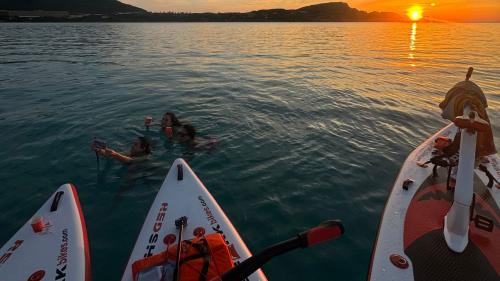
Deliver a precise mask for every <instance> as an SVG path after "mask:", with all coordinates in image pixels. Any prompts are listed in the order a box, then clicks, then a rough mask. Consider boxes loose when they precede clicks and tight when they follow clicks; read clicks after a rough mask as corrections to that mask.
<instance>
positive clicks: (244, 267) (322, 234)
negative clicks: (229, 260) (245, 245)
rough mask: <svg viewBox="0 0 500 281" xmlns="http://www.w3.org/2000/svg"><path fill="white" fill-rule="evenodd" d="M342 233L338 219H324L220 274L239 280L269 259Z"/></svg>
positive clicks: (232, 279)
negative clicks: (311, 227) (320, 222)
mask: <svg viewBox="0 0 500 281" xmlns="http://www.w3.org/2000/svg"><path fill="white" fill-rule="evenodd" d="M343 233H344V226H343V225H342V222H341V221H340V220H330V221H325V222H323V223H322V224H320V225H319V226H317V227H315V228H313V229H310V230H308V231H306V232H302V233H300V234H298V235H297V237H295V238H292V239H289V240H286V241H283V242H280V243H278V244H275V245H273V246H271V247H268V248H266V249H264V250H263V251H262V252H260V253H258V254H256V255H254V256H252V257H250V258H248V259H247V260H245V261H244V262H242V263H240V264H239V265H238V266H236V267H234V268H232V269H231V270H229V271H227V272H226V273H224V274H223V275H222V276H221V280H222V281H241V280H244V279H245V278H247V277H248V276H250V274H252V273H254V272H255V271H256V270H257V269H259V268H261V267H262V266H263V265H264V264H266V263H267V262H268V261H269V260H270V259H272V258H274V257H276V256H279V255H281V254H284V253H286V252H289V251H292V250H295V249H297V248H307V247H310V246H314V245H316V244H319V243H321V242H325V241H328V240H332V239H335V238H338V237H340V236H341V235H342V234H343Z"/></svg>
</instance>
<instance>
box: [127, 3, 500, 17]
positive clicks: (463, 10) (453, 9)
mask: <svg viewBox="0 0 500 281" xmlns="http://www.w3.org/2000/svg"><path fill="white" fill-rule="evenodd" d="M330 1H332V0H323V1H322V0H248V1H244V0H121V2H124V3H127V4H131V5H134V6H137V7H140V8H143V9H146V10H148V11H152V12H168V11H175V12H249V11H253V10H260V9H271V8H285V9H295V8H300V7H303V6H307V5H312V4H318V3H324V2H330ZM333 1H335V0H333ZM337 1H342V0H337ZM344 1H345V2H347V3H348V4H349V5H350V6H351V7H353V8H357V9H360V10H364V11H367V12H372V11H384V12H396V13H399V14H401V15H404V14H406V10H407V9H408V8H409V7H410V6H412V5H420V6H422V7H423V9H424V17H426V18H431V19H438V20H445V21H496V22H500V0H455V1H451V0H443V1H439V0H435V1H434V0H424V1H421V0H416V1H403V0H380V1H373V0H344ZM431 3H434V4H435V5H434V6H431Z"/></svg>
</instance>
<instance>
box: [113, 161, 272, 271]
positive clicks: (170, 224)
mask: <svg viewBox="0 0 500 281" xmlns="http://www.w3.org/2000/svg"><path fill="white" fill-rule="evenodd" d="M183 216H185V217H187V226H186V227H185V228H184V231H183V237H182V240H183V241H185V240H191V239H193V238H194V237H195V234H194V232H195V229H196V230H199V229H200V228H202V229H203V230H204V231H205V234H210V233H220V234H222V235H223V237H224V239H225V242H226V244H227V246H228V247H229V250H230V253H231V256H232V259H233V261H234V263H235V264H239V263H240V262H242V261H243V260H245V259H247V258H249V257H250V256H251V254H250V251H249V250H248V248H247V247H246V245H245V243H244V242H243V240H242V239H241V237H240V236H239V234H238V232H237V231H236V229H235V228H234V226H233V225H232V224H231V222H230V221H229V219H228V218H227V217H226V215H225V214H224V212H223V211H222V209H221V207H220V206H219V205H218V204H217V202H216V201H215V199H214V198H213V197H212V195H211V194H210V192H209V191H208V190H207V189H206V188H205V186H204V185H203V183H202V182H201V181H200V180H199V179H198V177H197V176H196V174H195V173H194V172H193V171H192V170H191V168H190V167H189V165H188V164H187V163H186V162H185V161H184V160H183V159H177V160H175V161H174V163H173V164H172V167H171V168H170V171H169V172H168V174H167V176H166V178H165V181H164V182H163V184H162V186H161V188H160V190H159V191H158V194H157V196H156V198H155V200H154V202H153V204H152V205H151V208H150V210H149V212H148V215H147V216H146V220H145V221H144V224H143V226H142V229H141V231H140V233H139V236H138V238H137V241H136V243H135V246H134V248H133V250H132V253H131V255H130V259H129V261H128V263H127V266H126V268H125V271H124V273H123V277H122V281H132V280H133V279H132V278H133V277H132V264H133V263H134V262H135V261H138V260H141V259H144V258H145V257H149V256H152V255H155V254H158V253H161V252H163V251H165V250H166V249H167V246H166V244H165V243H164V242H163V241H164V238H165V237H167V235H170V236H169V237H173V236H172V235H174V236H175V239H178V236H179V231H178V229H177V228H176V226H175V221H176V220H177V219H179V218H181V217H183ZM175 243H176V244H177V243H178V241H177V240H176V241H175ZM141 280H142V279H141ZM152 280H153V279H152ZM248 280H267V279H266V277H265V275H264V274H263V273H262V271H261V270H258V271H257V272H255V273H253V274H252V275H250V276H249V277H248Z"/></svg>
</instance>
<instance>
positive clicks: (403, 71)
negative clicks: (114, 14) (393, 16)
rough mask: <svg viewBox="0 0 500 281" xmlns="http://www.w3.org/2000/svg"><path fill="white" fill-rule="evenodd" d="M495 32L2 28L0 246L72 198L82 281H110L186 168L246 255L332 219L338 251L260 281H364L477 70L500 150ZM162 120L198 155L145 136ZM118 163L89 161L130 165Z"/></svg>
mask: <svg viewBox="0 0 500 281" xmlns="http://www.w3.org/2000/svg"><path fill="white" fill-rule="evenodd" d="M498 34H500V24H451V23H443V24H430V23H417V24H411V23H118V24H115V23H3V24H0V132H1V138H0V194H1V196H0V245H3V244H4V243H5V242H6V241H7V240H8V239H9V238H10V237H11V236H12V235H13V234H14V233H15V232H16V231H17V229H19V228H20V227H21V226H22V225H23V224H24V223H25V222H26V221H27V220H28V219H30V217H31V216H32V214H33V213H34V212H35V211H36V210H37V209H38V208H39V207H40V206H41V205H42V204H43V202H45V201H46V200H47V199H48V197H49V196H50V195H51V194H52V193H53V192H54V190H55V189H56V188H57V187H59V186H60V185H61V184H63V183H66V182H71V183H74V184H75V185H76V186H77V188H78V192H79V195H80V200H81V203H82V206H83V211H84V214H85V218H86V222H87V227H88V235H89V239H90V250H91V258H92V275H93V280H95V281H101V280H102V281H103V280H119V279H120V278H121V275H122V272H123V269H124V267H125V265H126V263H127V260H128V258H129V254H130V252H131V250H132V247H133V245H134V243H135V240H136V237H137V235H138V233H139V230H140V228H141V226H142V223H143V220H144V218H145V216H146V214H147V212H148V209H149V206H150V204H151V203H152V201H153V199H154V197H155V195H156V193H157V191H158V189H159V188H160V185H161V183H162V181H163V179H164V177H165V175H166V173H167V171H168V169H169V167H170V164H171V163H172V161H173V160H174V159H176V158H178V157H183V158H185V159H187V160H188V161H189V163H190V165H191V166H192V168H193V169H194V171H195V172H196V173H197V174H198V175H199V177H200V178H201V180H202V181H203V182H204V183H205V185H206V186H207V188H208V189H209V190H210V192H212V194H213V195H214V197H215V198H216V199H217V200H218V202H219V204H220V205H221V207H222V208H223V209H224V210H225V211H226V213H227V215H228V217H229V218H230V219H231V220H232V222H233V224H234V226H235V227H236V228H237V229H238V231H239V233H240V234H241V236H242V237H243V239H244V240H245V242H246V243H247V245H248V247H249V248H250V250H251V251H252V252H258V251H259V250H260V249H263V248H264V247H265V246H267V245H271V244H273V243H275V242H278V241H280V240H283V239H287V238H290V237H292V236H293V235H295V234H296V233H298V232H302V231H304V230H306V229H308V228H310V227H313V226H315V225H317V224H319V223H320V222H321V221H324V220H328V219H335V218H338V219H341V220H342V221H343V222H344V225H345V228H346V232H345V235H344V236H343V237H342V238H340V239H338V240H337V241H333V242H329V243H326V244H322V245H318V246H317V247H315V248H313V249H306V250H298V251H296V252H293V253H289V254H286V255H284V256H282V257H280V258H277V259H275V260H273V261H271V262H270V263H269V264H267V265H266V266H265V267H264V271H265V273H266V275H267V276H268V277H269V279H270V280H275V281H286V280H364V279H365V277H366V273H367V271H368V266H369V262H370V253H371V249H372V246H373V243H374V240H375V237H376V232H377V227H378V223H379V220H380V215H381V212H382V210H383V207H384V203H385V200H386V198H387V196H388V191H389V189H390V187H391V186H392V184H393V181H394V179H395V177H396V175H397V172H398V170H399V167H400V166H401V164H402V162H403V161H404V159H405V158H406V156H407V155H408V154H409V153H410V151H411V150H412V149H414V148H415V147H416V146H418V145H419V144H420V143H421V142H422V141H424V140H425V139H426V138H428V137H429V136H430V135H431V134H433V133H434V132H436V131H437V130H439V129H440V128H441V127H443V126H444V125H445V124H447V121H445V120H442V119H441V116H440V111H439V108H438V106H437V105H438V103H439V102H440V101H441V100H442V99H443V97H444V94H445V93H446V91H447V90H448V89H449V88H451V87H452V86H453V85H454V84H455V83H456V82H459V81H461V80H463V79H464V78H465V74H466V71H467V68H468V67H469V66H473V67H475V69H476V70H475V71H474V74H473V76H472V80H473V81H475V82H477V83H478V84H479V85H480V86H481V87H482V89H483V90H484V92H485V94H486V96H487V98H488V102H489V109H488V112H489V114H490V119H491V121H493V123H494V130H495V131H496V132H495V140H496V142H497V144H500V138H499V137H500V135H499V133H498V132H499V131H500V127H499V125H500V48H499V46H500V37H499V36H498ZM166 111H172V112H175V113H176V114H177V115H178V116H179V117H180V118H181V119H182V120H184V121H186V122H190V123H191V124H193V125H194V126H195V127H196V129H197V133H198V134H199V136H201V137H216V138H217V139H218V140H219V145H218V147H217V148H216V149H214V150H211V151H206V150H195V151H193V150H190V149H188V148H186V147H185V146H183V145H181V144H178V143H175V142H174V143H172V142H170V141H169V140H167V139H165V138H164V137H163V136H162V134H160V133H159V132H158V131H157V130H153V129H151V130H149V131H148V130H146V128H145V127H144V118H145V117H146V116H148V115H151V116H153V117H154V119H156V120H159V119H160V118H161V115H162V114H163V113H165V112H166ZM137 136H147V137H149V138H151V140H152V142H153V155H152V158H151V161H150V162H149V163H147V164H145V165H132V166H126V165H122V164H120V163H118V162H117V161H111V160H105V159H101V161H100V163H99V165H98V164H97V162H96V156H95V154H94V153H93V152H92V151H91V150H90V142H91V140H92V139H93V138H94V137H98V138H100V139H104V140H106V141H107V143H108V145H109V146H110V147H112V148H115V149H117V150H121V151H127V150H128V149H129V148H130V145H131V143H132V141H133V139H134V138H136V137H137Z"/></svg>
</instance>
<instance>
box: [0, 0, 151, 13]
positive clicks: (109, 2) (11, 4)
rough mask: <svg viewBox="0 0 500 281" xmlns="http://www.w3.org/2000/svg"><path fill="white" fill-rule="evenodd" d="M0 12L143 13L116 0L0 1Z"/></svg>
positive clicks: (141, 10)
mask: <svg viewBox="0 0 500 281" xmlns="http://www.w3.org/2000/svg"><path fill="white" fill-rule="evenodd" d="M0 10H24V11H33V10H45V11H67V12H71V13H104V14H113V13H131V12H145V11H144V10H143V9H141V8H137V7H134V6H132V5H128V4H124V3H121V2H119V1H116V0H0Z"/></svg>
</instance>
